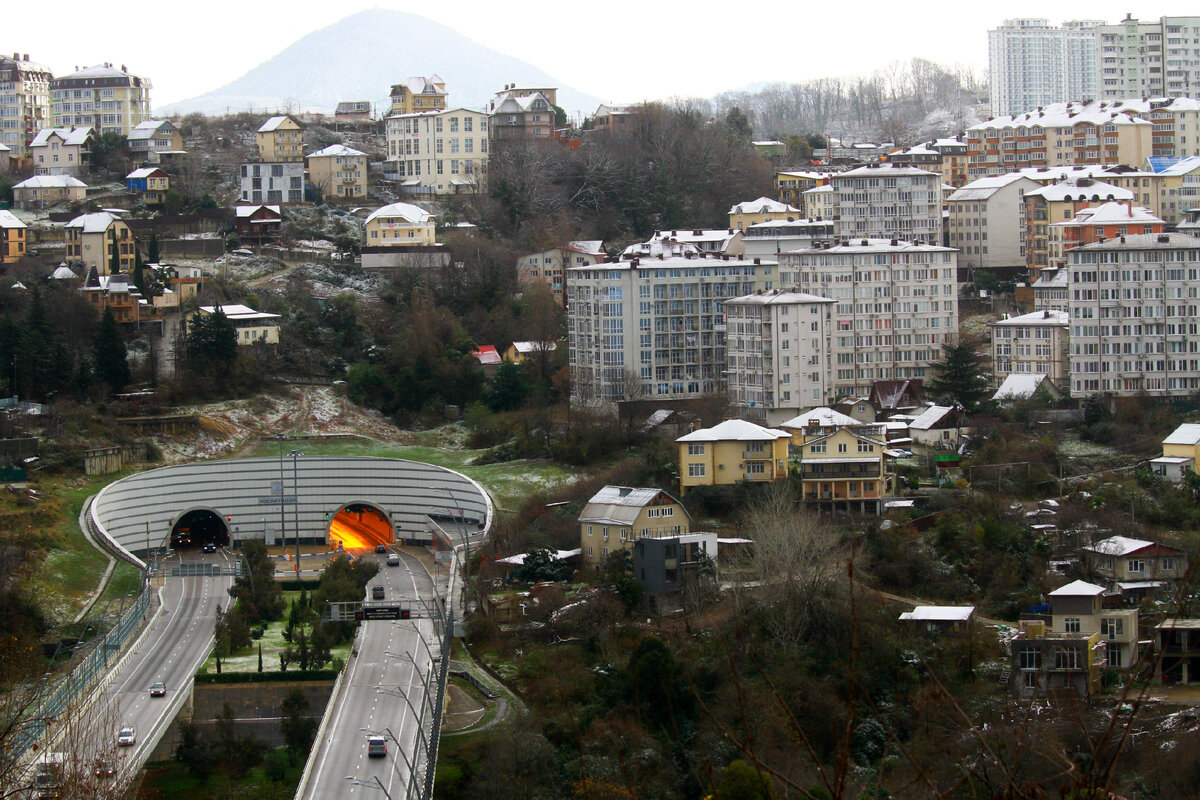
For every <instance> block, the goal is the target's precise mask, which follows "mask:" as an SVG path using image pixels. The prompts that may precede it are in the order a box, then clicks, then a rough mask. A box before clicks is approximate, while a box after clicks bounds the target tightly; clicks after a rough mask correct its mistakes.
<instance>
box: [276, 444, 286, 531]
mask: <svg viewBox="0 0 1200 800" xmlns="http://www.w3.org/2000/svg"><path fill="white" fill-rule="evenodd" d="M275 438H276V439H277V440H279V542H280V544H286V542H287V538H286V537H285V536H284V533H285V531H286V530H287V516H286V513H287V507H286V506H285V505H284V504H283V501H284V500H286V499H287V490H286V489H285V488H284V484H283V434H282V433H277V434H275Z"/></svg>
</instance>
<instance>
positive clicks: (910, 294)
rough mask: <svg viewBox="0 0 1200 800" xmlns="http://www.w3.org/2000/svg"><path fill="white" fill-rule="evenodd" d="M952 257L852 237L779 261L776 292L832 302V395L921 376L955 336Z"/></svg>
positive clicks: (924, 247) (922, 247)
mask: <svg viewBox="0 0 1200 800" xmlns="http://www.w3.org/2000/svg"><path fill="white" fill-rule="evenodd" d="M957 269H958V252H957V251H956V250H954V249H952V248H949V247H941V246H940V245H931V244H917V243H914V242H903V241H898V240H895V239H891V240H889V239H865V240H864V239H857V238H856V239H853V240H851V241H849V242H848V243H846V244H838V245H832V246H824V247H817V248H813V249H810V250H801V251H798V252H796V253H787V254H784V255H781V256H780V257H779V286H780V287H782V288H785V289H791V290H794V291H798V292H804V293H806V294H814V295H818V296H820V297H829V298H831V299H833V300H834V302H835V304H834V306H833V318H832V320H831V323H830V326H831V334H832V338H831V345H830V360H831V363H832V364H833V396H834V397H845V396H850V397H863V396H866V395H867V394H869V393H870V391H871V384H872V383H873V382H875V381H879V380H897V379H903V378H924V377H926V373H927V370H928V368H929V365H930V364H931V363H933V362H935V361H938V360H940V359H941V357H942V349H941V348H942V344H943V343H945V342H948V341H952V340H953V339H954V338H955V337H957V336H958V283H957V280H956V271H957Z"/></svg>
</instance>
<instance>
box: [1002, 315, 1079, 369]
mask: <svg viewBox="0 0 1200 800" xmlns="http://www.w3.org/2000/svg"><path fill="white" fill-rule="evenodd" d="M988 325H989V327H991V329H992V377H993V383H994V385H996V386H1000V385H1001V384H1003V383H1004V379H1005V378H1007V377H1008V376H1009V375H1045V376H1046V377H1048V378H1049V379H1050V380H1051V381H1052V382H1053V383H1054V385H1055V386H1056V387H1058V388H1059V389H1066V388H1067V387H1068V386H1069V385H1070V375H1069V373H1068V372H1067V358H1068V351H1069V347H1070V339H1069V337H1068V331H1069V322H1068V317H1067V312H1065V311H1051V310H1049V309H1046V310H1043V311H1034V312H1033V313H1031V314H1022V315H1021V316H1018V317H1006V318H1004V319H999V320H996V321H994V322H989V323H988Z"/></svg>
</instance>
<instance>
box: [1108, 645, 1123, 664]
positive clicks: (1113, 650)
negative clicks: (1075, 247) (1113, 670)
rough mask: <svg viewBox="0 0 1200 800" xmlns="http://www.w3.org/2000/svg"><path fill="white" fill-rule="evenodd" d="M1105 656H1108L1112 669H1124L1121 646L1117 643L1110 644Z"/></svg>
mask: <svg viewBox="0 0 1200 800" xmlns="http://www.w3.org/2000/svg"><path fill="white" fill-rule="evenodd" d="M1104 655H1105V656H1107V660H1108V665H1109V666H1110V667H1123V666H1125V665H1124V664H1123V663H1121V645H1119V644H1117V643H1116V642H1109V643H1108V644H1107V645H1106V646H1105V648H1104Z"/></svg>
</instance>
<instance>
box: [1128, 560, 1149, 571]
mask: <svg viewBox="0 0 1200 800" xmlns="http://www.w3.org/2000/svg"><path fill="white" fill-rule="evenodd" d="M1129 571H1130V572H1136V573H1141V572H1145V571H1146V562H1145V561H1143V560H1142V559H1140V558H1131V559H1129Z"/></svg>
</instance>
